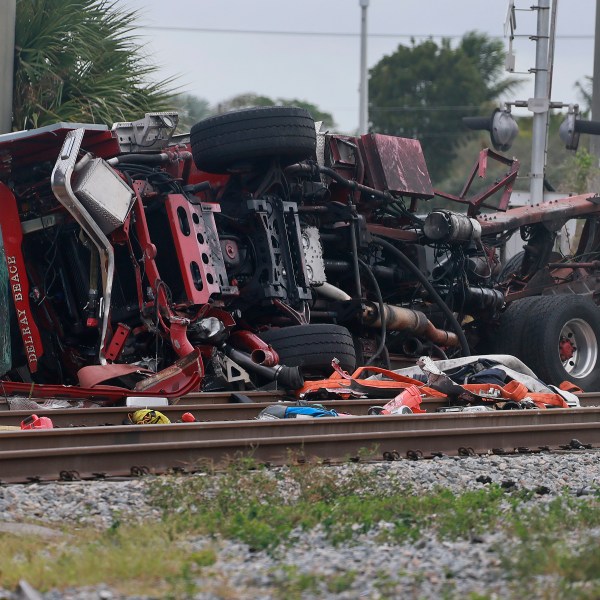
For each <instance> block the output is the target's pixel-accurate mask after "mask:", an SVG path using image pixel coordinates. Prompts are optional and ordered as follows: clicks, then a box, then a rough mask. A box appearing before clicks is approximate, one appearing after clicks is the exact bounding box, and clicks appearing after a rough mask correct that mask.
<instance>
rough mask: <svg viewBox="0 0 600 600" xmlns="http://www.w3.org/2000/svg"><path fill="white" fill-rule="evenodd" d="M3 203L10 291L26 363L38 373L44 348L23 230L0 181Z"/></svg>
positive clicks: (0, 222) (13, 201) (1, 222)
mask: <svg viewBox="0 0 600 600" xmlns="http://www.w3.org/2000/svg"><path fill="white" fill-rule="evenodd" d="M0 204H1V205H2V219H0V227H1V228H2V239H3V241H4V253H5V257H6V266H7V268H8V276H9V279H10V281H9V283H10V290H11V294H12V299H13V303H14V306H15V311H16V314H17V321H18V323H19V331H20V333H21V338H22V340H23V346H24V348H25V355H26V356H27V365H28V366H29V370H30V371H31V372H32V373H35V372H36V371H37V369H38V359H39V358H40V356H42V355H43V354H44V348H43V346H42V340H41V338H40V332H39V330H38V328H37V325H36V324H35V321H34V319H33V313H32V312H31V305H30V304H29V280H28V278H27V270H26V268H25V260H24V258H23V253H22V251H21V244H22V242H23V232H22V230H21V221H20V219H19V211H18V208H17V201H16V198H15V196H14V194H13V193H12V191H11V190H10V189H9V188H8V187H7V186H6V185H5V184H4V183H2V182H0Z"/></svg>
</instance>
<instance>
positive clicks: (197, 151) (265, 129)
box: [190, 106, 317, 173]
mask: <svg viewBox="0 0 600 600" xmlns="http://www.w3.org/2000/svg"><path fill="white" fill-rule="evenodd" d="M316 140H317V138H316V132H315V122H314V120H313V118H312V117H311V116H310V113H309V112H308V111H307V110H305V109H303V108H297V107H293V106H268V107H263V108H248V109H244V110H238V111H234V112H229V113H224V114H222V115H216V116H214V117H209V118H208V119H204V120H202V121H200V122H199V123H196V124H195V125H194V126H193V127H192V129H191V131H190V143H191V146H192V156H193V157H194V162H195V163H196V166H197V167H198V168H199V169H200V170H201V171H206V172H207V173H226V172H227V171H228V170H229V169H231V168H235V167H237V166H250V167H251V168H256V167H257V166H259V165H260V164H261V163H266V162H267V161H268V160H270V159H273V158H276V157H278V158H279V159H280V160H281V162H282V164H283V165H284V166H285V165H289V164H292V163H294V162H296V161H299V160H304V159H306V158H312V157H313V156H314V155H315V151H316V144H317V142H316Z"/></svg>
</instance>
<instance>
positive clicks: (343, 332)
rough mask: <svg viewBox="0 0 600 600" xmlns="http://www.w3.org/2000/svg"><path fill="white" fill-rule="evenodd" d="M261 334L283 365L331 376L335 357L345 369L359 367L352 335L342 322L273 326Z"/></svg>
mask: <svg viewBox="0 0 600 600" xmlns="http://www.w3.org/2000/svg"><path fill="white" fill-rule="evenodd" d="M258 335H259V337H260V338H261V339H262V340H264V341H265V342H267V343H268V344H270V345H271V346H272V347H273V349H274V350H275V351H276V352H277V354H279V362H280V363H281V364H282V365H287V366H288V367H301V368H302V373H303V374H304V375H307V376H311V375H327V376H329V375H331V373H332V371H333V369H332V367H331V361H332V359H334V358H337V359H338V360H339V361H340V366H341V367H342V369H344V370H345V371H348V372H349V373H352V371H354V370H355V369H356V353H355V350H354V343H353V341H352V335H351V334H350V332H349V331H348V330H347V329H346V328H345V327H342V326H341V325H333V324H330V323H323V324H320V323H319V324H310V325H293V326H291V327H282V328H280V329H269V330H267V331H262V332H261V333H259V334H258Z"/></svg>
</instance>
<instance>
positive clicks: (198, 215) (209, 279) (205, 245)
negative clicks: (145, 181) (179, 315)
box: [165, 194, 226, 304]
mask: <svg viewBox="0 0 600 600" xmlns="http://www.w3.org/2000/svg"><path fill="white" fill-rule="evenodd" d="M165 208H166V209H167V215H168V216H169V227H170V228H171V232H172V234H173V241H174V243H175V250H176V252H177V258H178V260H179V264H180V265H181V276H182V278H183V284H184V287H185V292H186V295H187V297H188V300H189V301H190V302H192V303H193V304H206V303H207V302H208V300H209V298H210V296H211V294H218V293H219V292H220V291H221V287H220V283H221V284H223V283H225V284H226V282H219V280H218V274H217V271H216V269H215V268H214V264H213V260H212V250H211V236H212V235H213V232H211V231H208V229H207V227H206V224H205V220H204V215H203V211H202V205H197V204H190V202H189V201H188V200H187V199H186V198H185V196H183V195H181V194H169V196H168V198H167V200H166V201H165ZM213 210H214V211H219V210H220V209H219V207H218V205H215V206H214V209H213Z"/></svg>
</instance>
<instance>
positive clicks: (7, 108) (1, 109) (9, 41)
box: [0, 0, 17, 133]
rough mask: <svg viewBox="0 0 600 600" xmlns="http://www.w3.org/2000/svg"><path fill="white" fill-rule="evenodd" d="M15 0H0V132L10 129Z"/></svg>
mask: <svg viewBox="0 0 600 600" xmlns="http://www.w3.org/2000/svg"><path fill="white" fill-rule="evenodd" d="M16 13H17V0H0V133H7V132H9V131H11V129H12V100H13V65H14V60H15V17H16Z"/></svg>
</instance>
